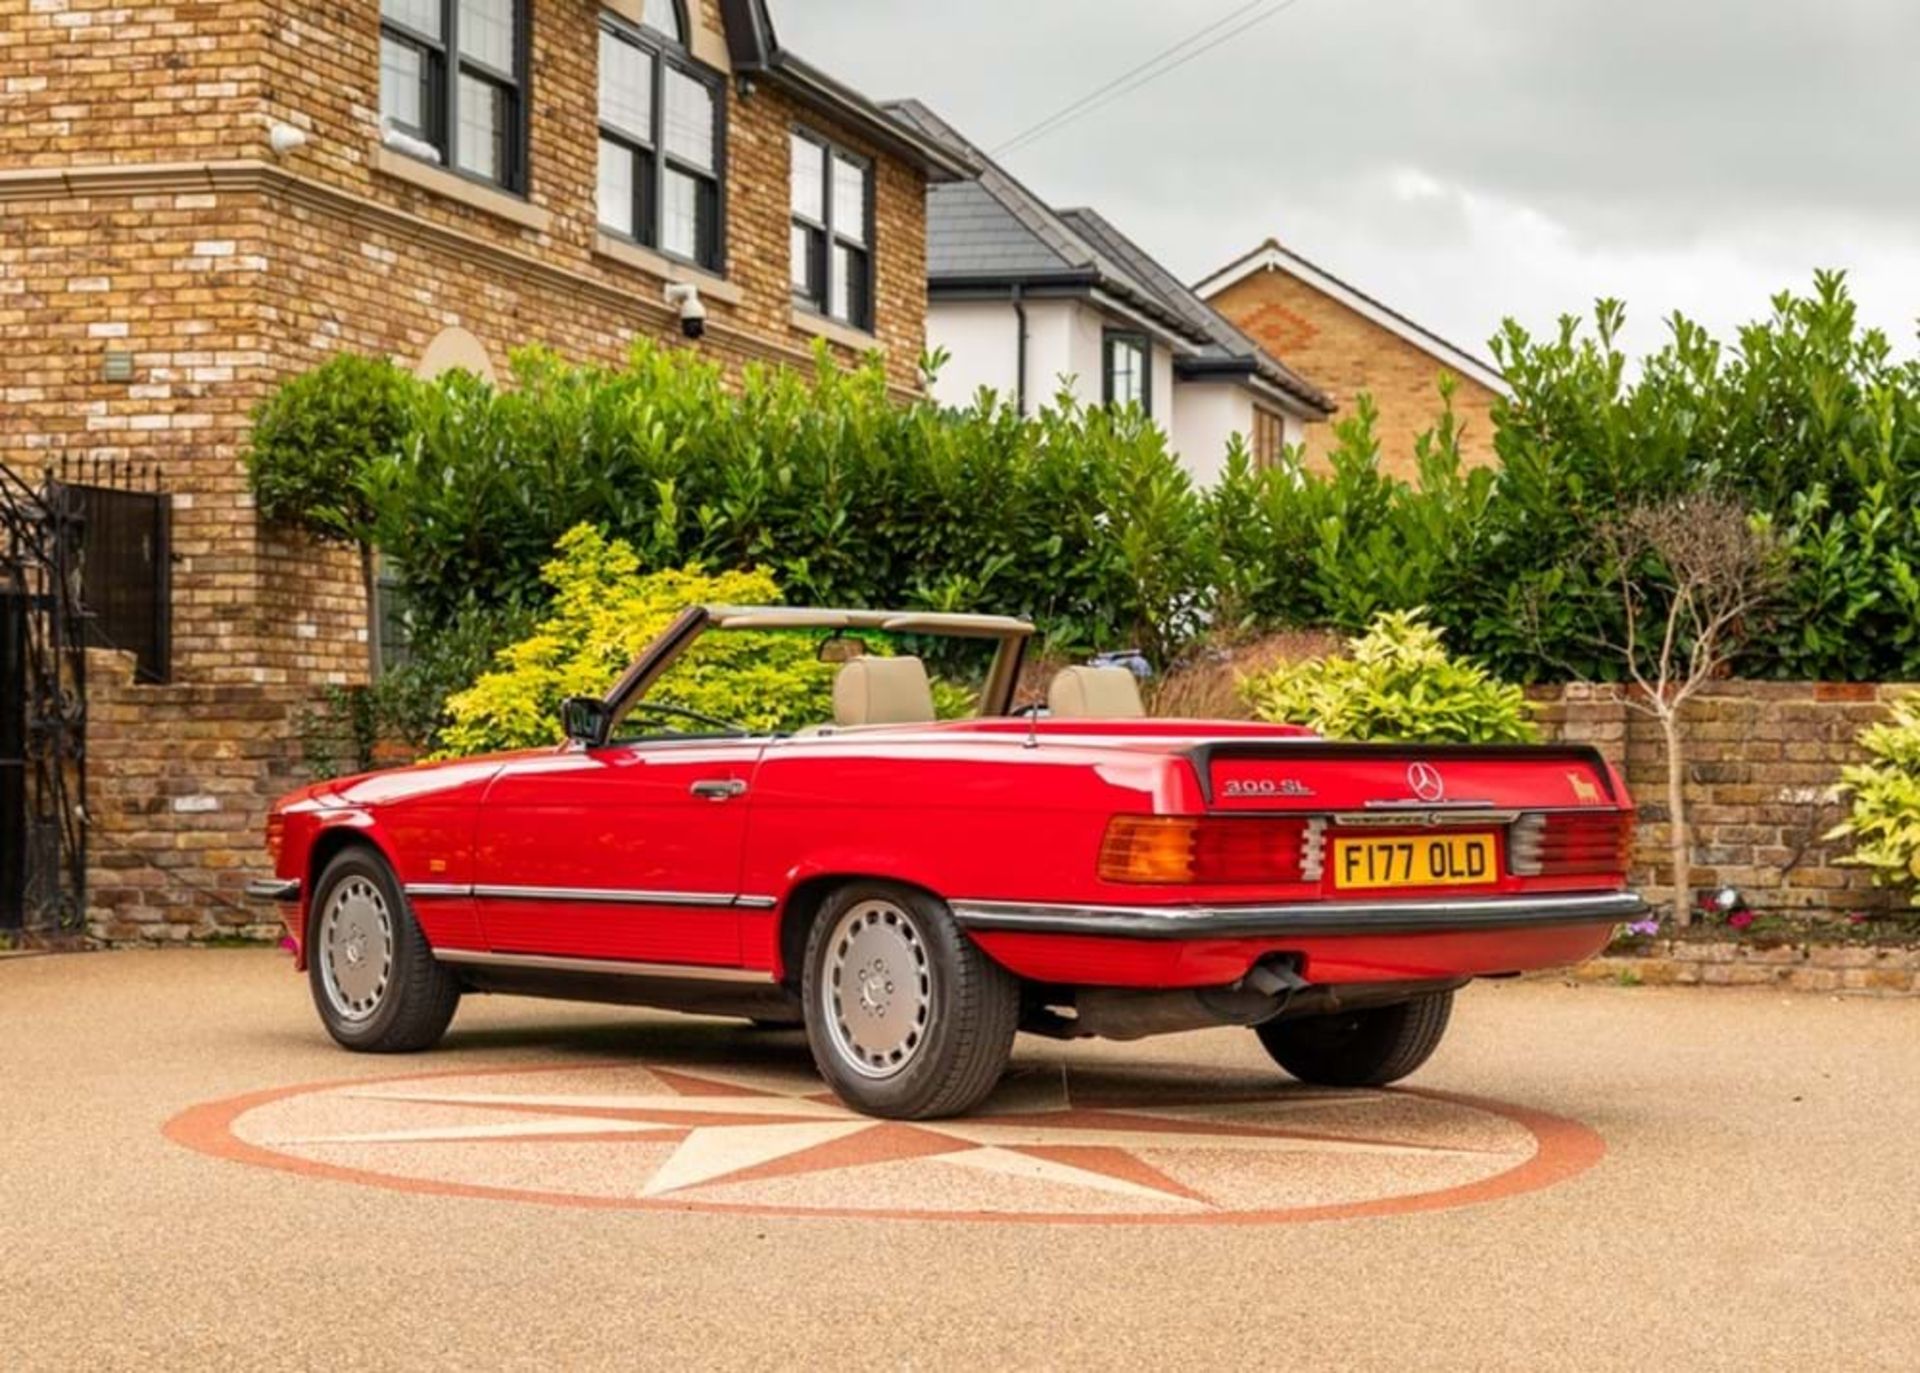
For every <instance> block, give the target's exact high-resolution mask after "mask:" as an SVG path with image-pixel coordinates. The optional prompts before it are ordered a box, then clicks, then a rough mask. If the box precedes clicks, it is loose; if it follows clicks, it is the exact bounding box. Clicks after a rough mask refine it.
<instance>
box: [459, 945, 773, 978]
mask: <svg viewBox="0 0 1920 1373" xmlns="http://www.w3.org/2000/svg"><path fill="white" fill-rule="evenodd" d="M433 956H434V959H435V960H436V961H437V962H440V963H461V964H470V965H473V966H475V967H482V968H526V969H531V970H534V971H539V972H556V973H599V974H602V975H604V976H608V977H664V978H675V979H678V980H680V981H683V982H752V983H756V984H760V985H771V984H772V982H773V980H774V978H773V974H772V973H770V972H759V971H756V970H754V969H752V968H712V967H703V966H701V965H699V964H691V963H627V962H622V961H621V960H619V959H613V958H555V957H550V956H548V955H546V954H531V953H481V952H480V951H478V950H477V949H435V950H434V951H433Z"/></svg>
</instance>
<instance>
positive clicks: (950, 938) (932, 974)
mask: <svg viewBox="0 0 1920 1373" xmlns="http://www.w3.org/2000/svg"><path fill="white" fill-rule="evenodd" d="M862 950H864V953H863V954H862V956H863V957H864V960H865V961H864V962H863V963H860V964H859V965H858V966H856V965H855V963H854V962H853V961H852V959H851V958H850V955H851V954H854V953H857V952H861V951H862ZM856 979H857V981H856ZM843 994H844V995H845V996H846V997H847V998H849V1000H846V1001H843V1000H841V997H842V995H843ZM869 995H871V997H872V999H871V1000H869V999H867V998H868V997H869ZM801 1005H802V1007H803V1009H804V1011H805V1013H806V1020H807V1043H808V1045H809V1046H810V1047H811V1048H812V1050H813V1061H814V1063H815V1064H816V1065H817V1066H818V1067H819V1069H820V1075H821V1076H822V1077H824V1078H825V1079H826V1080H827V1085H828V1086H829V1087H831V1088H832V1089H833V1091H834V1093H835V1095H837V1096H838V1097H839V1098H840V1099H841V1100H842V1101H844V1102H845V1103H846V1104H847V1105H849V1106H851V1107H852V1108H853V1109H854V1110H856V1111H861V1112H864V1113H865V1114H867V1115H871V1116H882V1117H885V1118H887V1119H891V1120H930V1119H933V1118H936V1117H939V1116H953V1115H959V1114H961V1113H963V1112H965V1111H968V1110H970V1109H972V1108H973V1107H974V1106H977V1105H978V1104H979V1103H980V1102H981V1101H982V1100H983V1099H984V1098H985V1097H986V1095H987V1094H988V1093H989V1092H991V1091H992V1090H993V1089H994V1086H995V1084H997V1083H998V1082H999V1081H1000V1075H1001V1074H1002V1073H1003V1072H1005V1071H1006V1067H1007V1061H1008V1059H1009V1058H1010V1057H1011V1056H1012V1053H1013V1036H1014V1031H1015V1029H1016V1028H1017V1027H1018V1021H1019V1018H1020V983H1019V980H1018V979H1017V978H1015V977H1014V976H1013V974H1011V973H1009V972H1008V971H1007V970H1006V969H1004V968H1002V967H1001V966H1000V965H999V964H997V963H995V962H994V961H993V960H992V959H991V958H988V957H987V956H986V954H984V953H982V952H981V951H980V948H979V947H978V946H977V945H976V944H974V942H973V941H972V940H970V939H968V938H967V936H966V934H965V933H964V932H963V931H962V930H961V928H960V926H959V925H958V924H957V923H956V922H955V921H954V918H953V914H952V912H951V911H949V910H948V909H947V907H946V903H945V902H942V901H940V900H938V899H936V898H934V897H932V896H928V895H926V894H925V893H923V892H917V891H913V890H911V889H909V888H906V887H899V886H894V885H893V884H891V883H885V882H853V883H849V884H848V885H846V886H844V887H841V888H840V889H839V890H837V891H835V892H834V893H833V894H832V895H831V896H829V897H828V898H827V899H826V900H825V901H824V902H823V903H822V904H821V907H820V910H819V913H818V914H817V915H816V916H815V918H814V922H813V927H812V929H811V930H809V931H808V934H807V950H806V957H805V960H804V962H803V964H802V972H801ZM836 1008H845V1009H846V1010H847V1011H848V1013H849V1015H850V1016H852V1017H853V1018H855V1019H859V1018H860V1016H861V1015H862V1014H863V1013H864V1014H865V1015H866V1016H867V1017H868V1018H869V1019H870V1022H871V1023H870V1024H869V1025H863V1026H861V1027H859V1028H855V1027H851V1026H849V1024H848V1023H847V1021H846V1020H845V1019H843V1018H842V1017H841V1016H840V1014H839V1013H838V1011H837V1009H836ZM894 1025H903V1026H904V1029H903V1030H902V1031H900V1035H901V1036H903V1037H899V1038H896V1037H894V1034H893V1032H892V1031H891V1030H890V1029H889V1028H887V1027H890V1026H894ZM869 1042H871V1043H873V1044H877V1045H881V1046H882V1048H881V1050H880V1051H877V1052H876V1051H874V1050H871V1049H869V1048H868V1043H869ZM890 1044H897V1045H898V1049H897V1052H892V1053H889V1052H886V1051H885V1046H886V1045H890ZM895 1060H897V1061H895Z"/></svg>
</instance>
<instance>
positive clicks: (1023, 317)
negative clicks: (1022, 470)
mask: <svg viewBox="0 0 1920 1373" xmlns="http://www.w3.org/2000/svg"><path fill="white" fill-rule="evenodd" d="M1013 317H1014V319H1015V320H1016V321H1018V323H1019V327H1020V332H1019V336H1018V340H1017V341H1016V343H1015V345H1014V350H1013V356H1014V364H1013V365H1014V370H1015V373H1016V379H1015V382H1014V390H1015V393H1016V395H1017V396H1018V397H1019V404H1020V418H1021V419H1025V418H1026V417H1027V302H1026V301H1025V300H1024V299H1023V298H1022V295H1021V287H1020V285H1019V284H1018V283H1017V282H1016V283H1015V284H1014V288H1013Z"/></svg>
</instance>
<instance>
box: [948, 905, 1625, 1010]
mask: <svg viewBox="0 0 1920 1373" xmlns="http://www.w3.org/2000/svg"><path fill="white" fill-rule="evenodd" d="M1645 909H1646V904H1645V902H1643V901H1642V900H1641V899H1640V898H1639V897H1638V896H1636V895H1634V894H1633V893H1631V892H1606V893H1586V894H1581V895H1577V896H1546V897H1542V896H1533V897H1521V898H1510V897H1492V898H1480V899H1477V900H1444V901H1394V902H1378V903H1366V904H1351V905H1349V904H1341V905H1333V904H1324V905H1305V904H1302V905H1267V906H1173V907H1133V906H1119V907H1116V906H1058V905H1031V904H1021V903H1011V902H994V901H960V902H955V903H953V910H954V914H955V915H956V917H958V918H959V919H960V921H961V922H962V923H963V924H964V925H965V926H966V928H967V930H968V933H969V934H970V935H971V936H972V938H973V940H974V942H976V943H977V944H979V946H980V947H981V949H983V950H984V951H985V952H986V953H987V955H988V956H989V957H990V958H992V959H993V960H994V961H996V962H997V963H999V964H1000V965H1001V966H1002V967H1004V968H1006V969H1007V970H1008V971H1009V972H1012V973H1014V974H1016V975H1017V976H1019V977H1023V978H1026V979H1028V980H1030V981H1034V982H1041V983H1050V984H1054V985H1061V986H1078V987H1095V986H1099V987H1222V986H1228V985H1231V984H1233V983H1235V982H1237V981H1239V980H1240V979H1241V978H1244V977H1245V976H1246V975H1247V972H1248V970H1249V969H1251V968H1252V967H1253V966H1254V965H1255V964H1256V963H1259V962H1262V961H1263V960H1267V959H1271V958H1274V957H1276V956H1284V957H1285V958H1286V959H1288V960H1289V961H1290V962H1291V963H1292V964H1293V965H1294V967H1295V968H1296V969H1297V970H1298V971H1299V973H1300V975H1301V976H1302V977H1304V978H1306V979H1307V980H1308V981H1309V982H1312V983H1316V984H1329V985H1344V984H1360V983H1379V982H1405V983H1413V982H1428V981H1460V980H1465V979H1467V978H1473V977H1488V976H1498V975H1504V974H1509V973H1522V972H1539V971H1543V970H1545V969H1549V968H1564V967H1569V966H1571V965H1573V964H1575V963H1580V962H1583V961H1585V960H1586V959H1588V958H1591V957H1593V955H1595V954H1597V953H1599V952H1600V951H1601V950H1602V949H1604V948H1605V947H1606V946H1607V944H1608V942H1609V941H1610V940H1611V939H1612V938H1613V931H1614V928H1615V926H1616V925H1617V924H1619V923H1620V922H1622V921H1626V920H1631V919H1633V918H1634V917H1635V916H1637V915H1640V914H1641V913H1642V912H1644V911H1645Z"/></svg>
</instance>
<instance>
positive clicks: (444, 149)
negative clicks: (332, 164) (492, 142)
mask: <svg viewBox="0 0 1920 1373" xmlns="http://www.w3.org/2000/svg"><path fill="white" fill-rule="evenodd" d="M437 3H438V4H439V6H440V37H438V38H434V37H432V36H431V35H428V34H425V33H422V32H421V31H420V30H418V29H416V28H413V27H411V26H410V25H407V24H403V23H401V22H400V21H399V20H397V19H390V18H388V17H387V14H386V6H384V5H382V6H381V13H380V37H381V39H382V40H383V41H384V40H387V39H391V40H393V41H394V42H395V43H398V44H400V45H401V46H403V47H407V48H411V49H413V50H414V51H415V52H417V53H419V54H420V56H421V91H420V97H421V105H422V108H423V109H424V110H425V112H426V119H427V123H426V127H425V128H408V127H406V126H405V125H401V124H396V125H395V127H396V128H398V129H399V130H400V132H401V133H403V134H405V135H407V136H408V137H409V138H416V139H418V140H419V141H420V142H422V143H426V144H428V145H429V146H431V147H432V148H433V149H434V150H435V151H436V152H438V153H439V154H440V160H439V161H438V162H429V163H428V165H429V166H435V167H439V168H440V169H441V170H442V171H446V172H451V173H453V175H455V176H457V177H460V178H462V179H463V180H466V181H471V182H473V183H474V184H475V185H479V186H487V187H490V188H492V189H494V190H499V191H505V192H507V193H508V194H509V195H517V196H522V197H524V196H525V195H526V193H527V186H528V183H529V177H528V171H529V168H530V165H531V163H532V156H531V151H530V149H531V144H530V138H529V136H530V125H531V122H532V121H531V120H530V119H529V118H528V117H527V112H528V110H529V109H530V108H531V105H532V101H531V99H530V98H529V94H528V91H529V86H530V78H529V70H530V62H531V58H532V49H533V0H509V3H511V4H512V6H513V34H514V42H513V47H514V54H513V67H514V69H513V70H512V71H510V72H507V71H502V70H501V69H500V68H498V67H495V66H493V65H492V64H490V63H487V62H482V61H480V60H479V59H478V58H476V57H470V56H468V55H467V54H466V53H463V52H461V51H460V0H437ZM463 75H465V76H471V77H473V78H474V79H475V80H477V81H482V82H484V83H486V84H487V85H488V86H491V87H493V88H494V89H495V90H497V91H501V92H504V93H505V96H506V110H507V116H506V134H505V139H504V141H503V143H502V146H501V148H500V175H499V176H498V177H489V176H483V175H481V174H480V173H479V172H475V171H469V170H468V169H467V168H465V167H463V166H461V165H460V78H461V77H462V76H463ZM381 80H382V82H383V83H384V82H385V80H386V77H385V73H384V72H383V73H382V75H381ZM380 103H381V105H382V106H384V105H385V103H386V100H385V93H384V91H383V92H382V96H381V101H380ZM386 132H387V117H386V113H385V110H384V109H382V112H381V115H380V136H381V143H382V145H383V146H385V147H389V148H392V147H393V145H392V144H390V143H387V142H386ZM393 150H394V151H395V152H399V153H402V154H404V155H406V156H408V157H416V156H418V155H417V154H414V153H411V152H408V151H407V150H406V149H404V148H393ZM419 160H420V161H422V162H426V161H427V159H426V158H420V159H419Z"/></svg>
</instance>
